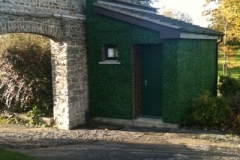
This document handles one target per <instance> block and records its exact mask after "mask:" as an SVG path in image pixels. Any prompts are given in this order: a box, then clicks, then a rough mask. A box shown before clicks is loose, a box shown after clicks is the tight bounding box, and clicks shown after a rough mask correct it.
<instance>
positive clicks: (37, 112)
mask: <svg viewBox="0 0 240 160" xmlns="http://www.w3.org/2000/svg"><path fill="white" fill-rule="evenodd" d="M27 116H28V117H43V116H45V114H44V112H43V111H42V110H41V108H39V107H38V106H36V105H34V106H33V108H32V110H30V111H28V113H27Z"/></svg>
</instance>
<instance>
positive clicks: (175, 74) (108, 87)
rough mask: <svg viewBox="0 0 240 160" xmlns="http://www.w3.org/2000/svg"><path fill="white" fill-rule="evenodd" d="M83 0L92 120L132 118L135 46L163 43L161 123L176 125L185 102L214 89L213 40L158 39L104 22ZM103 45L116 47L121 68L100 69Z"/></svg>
mask: <svg viewBox="0 0 240 160" xmlns="http://www.w3.org/2000/svg"><path fill="white" fill-rule="evenodd" d="M93 2H96V0H87V1H86V3H87V7H86V9H87V10H86V13H87V21H86V35H87V44H88V45H87V57H88V71H89V108H90V115H91V116H92V117H108V118H123V119H132V118H133V117H132V115H133V104H132V101H133V100H132V98H133V92H132V85H133V84H132V67H133V66H132V53H131V50H132V48H131V46H132V45H133V44H151V43H162V46H163V55H162V58H163V72H162V73H163V75H162V77H163V80H162V81H163V84H162V85H163V87H162V88H163V89H162V95H163V98H162V99H163V120H164V121H165V122H170V123H179V121H180V119H181V117H182V116H183V114H184V113H185V111H186V108H187V107H186V104H187V102H188V101H189V100H190V99H193V98H196V97H197V96H198V95H199V94H201V93H203V91H205V90H210V91H211V93H213V92H215V90H216V84H215V82H216V76H217V75H216V74H217V68H216V66H217V65H216V63H217V58H216V56H217V54H216V41H215V40H177V39H169V40H161V38H160V36H161V34H159V32H155V31H152V30H149V29H145V28H142V27H139V26H136V25H132V24H128V23H124V22H121V21H118V20H114V19H112V18H108V17H105V16H102V15H99V14H95V13H94V11H93ZM104 44H114V45H117V47H118V53H119V61H120V62H121V64H120V65H99V62H100V61H102V60H103V53H102V47H103V45H104Z"/></svg>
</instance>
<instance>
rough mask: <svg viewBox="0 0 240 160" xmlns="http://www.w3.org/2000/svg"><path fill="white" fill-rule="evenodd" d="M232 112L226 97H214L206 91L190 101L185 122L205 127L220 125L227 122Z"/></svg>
mask: <svg viewBox="0 0 240 160" xmlns="http://www.w3.org/2000/svg"><path fill="white" fill-rule="evenodd" d="M230 113H231V112H230V108H229V107H228V105H227V102H226V100H225V98H223V97H212V96H210V93H209V92H206V93H204V94H202V95H201V96H199V97H198V98H195V99H194V100H193V101H192V102H191V103H190V107H189V110H188V113H187V115H186V116H185V118H184V123H185V124H186V125H200V126H205V127H212V126H219V125H221V124H223V123H224V122H225V120H226V118H228V117H229V115H230ZM189 115H190V116H189Z"/></svg>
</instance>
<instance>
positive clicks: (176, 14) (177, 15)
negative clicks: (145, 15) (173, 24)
mask: <svg viewBox="0 0 240 160" xmlns="http://www.w3.org/2000/svg"><path fill="white" fill-rule="evenodd" d="M159 13H160V14H161V15H164V16H166V17H170V18H173V19H178V20H181V21H185V22H187V23H192V21H193V20H192V18H191V17H190V16H189V15H188V14H187V13H182V12H180V11H177V10H173V9H161V10H160V12H159Z"/></svg>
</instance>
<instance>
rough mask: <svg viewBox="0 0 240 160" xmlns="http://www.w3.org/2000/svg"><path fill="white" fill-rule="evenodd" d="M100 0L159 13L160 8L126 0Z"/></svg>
mask: <svg viewBox="0 0 240 160" xmlns="http://www.w3.org/2000/svg"><path fill="white" fill-rule="evenodd" d="M98 1H104V2H109V3H114V4H121V5H124V6H128V7H133V8H138V9H143V10H147V11H152V12H155V13H157V10H158V8H154V7H150V6H145V5H140V4H135V3H131V2H126V1H119V0H98Z"/></svg>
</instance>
